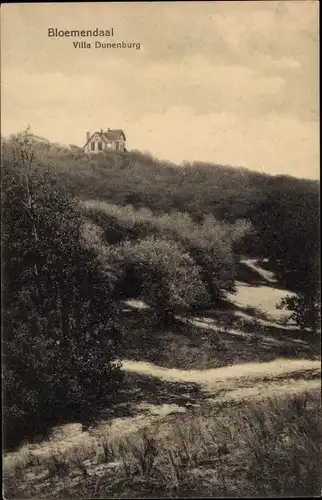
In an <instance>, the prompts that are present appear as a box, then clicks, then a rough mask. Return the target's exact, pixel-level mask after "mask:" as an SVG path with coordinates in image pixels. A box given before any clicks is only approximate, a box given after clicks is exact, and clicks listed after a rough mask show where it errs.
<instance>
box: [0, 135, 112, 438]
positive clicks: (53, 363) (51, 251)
mask: <svg viewBox="0 0 322 500" xmlns="http://www.w3.org/2000/svg"><path fill="white" fill-rule="evenodd" d="M2 214H3V218H2V223H3V228H2V245H3V253H2V263H3V269H2V270H3V313H4V318H3V332H4V336H3V343H4V350H3V351H4V364H5V370H4V392H3V395H4V402H5V405H4V410H5V414H4V419H5V424H6V427H5V430H6V434H7V436H6V437H7V439H8V440H10V439H11V438H12V437H13V436H14V437H15V436H16V435H17V433H18V432H21V433H23V432H24V427H26V426H27V425H30V426H31V427H33V428H35V427H37V424H38V423H39V422H40V421H42V423H44V422H46V421H49V420H53V421H54V420H57V419H64V418H66V417H67V416H68V417H71V416H77V417H78V418H79V419H88V418H90V417H91V414H92V412H93V411H94V409H95V411H97V409H99V407H100V405H103V404H104V405H106V404H108V402H109V401H110V400H111V399H112V398H113V395H114V393H115V391H116V389H117V387H118V385H119V382H120V371H119V366H118V364H117V362H116V361H115V360H116V356H117V345H118V337H119V334H118V329H117V327H116V324H115V318H114V315H115V313H114V305H113V302H112V299H111V295H112V287H111V281H110V279H109V278H108V276H107V275H106V273H104V271H103V270H101V267H100V263H99V262H98V260H97V258H96V256H95V253H94V252H93V250H91V249H89V248H88V247H87V248H86V245H85V244H84V243H83V238H82V218H81V214H80V213H79V210H78V208H77V206H76V205H75V203H74V202H73V201H72V200H70V199H69V198H68V197H67V196H66V194H64V193H63V192H62V190H61V189H60V187H59V186H58V184H57V182H56V180H55V178H54V176H53V175H52V174H51V173H50V172H48V171H46V169H44V168H43V167H42V166H39V165H37V161H36V158H35V157H34V155H33V146H32V144H30V143H29V142H28V139H26V138H25V136H24V135H22V136H19V137H16V138H14V139H12V141H11V142H10V143H9V144H4V148H3V151H2Z"/></svg>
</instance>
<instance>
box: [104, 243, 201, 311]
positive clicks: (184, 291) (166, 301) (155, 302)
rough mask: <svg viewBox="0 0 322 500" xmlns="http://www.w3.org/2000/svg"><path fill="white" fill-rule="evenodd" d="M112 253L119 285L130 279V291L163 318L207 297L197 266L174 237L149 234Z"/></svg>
mask: <svg viewBox="0 0 322 500" xmlns="http://www.w3.org/2000/svg"><path fill="white" fill-rule="evenodd" d="M111 255H112V256H113V257H112V258H113V259H114V261H115V262H116V263H117V265H118V266H119V268H120V269H121V271H122V281H121V283H120V287H121V288H125V283H129V282H130V281H131V283H132V291H133V293H134V294H135V295H136V296H137V297H139V298H140V299H142V300H145V301H146V302H147V303H148V304H149V305H151V306H153V307H154V308H155V310H156V315H157V317H160V318H161V319H162V320H164V319H166V318H170V317H171V316H172V315H173V314H174V313H175V312H177V311H180V310H183V309H189V308H190V307H191V306H193V305H194V304H196V303H198V302H200V301H202V300H205V299H206V291H205V288H204V285H203V283H202V281H201V278H200V270H199V268H198V266H196V264H195V263H194V261H193V259H192V258H191V257H190V256H189V254H188V253H187V252H185V251H184V249H183V248H182V247H181V246H180V245H179V244H178V243H176V242H174V241H168V240H163V239H160V238H158V237H156V236H151V237H148V238H145V239H143V240H140V241H138V242H135V243H132V242H126V243H124V244H123V245H120V246H117V247H114V248H112V250H111Z"/></svg>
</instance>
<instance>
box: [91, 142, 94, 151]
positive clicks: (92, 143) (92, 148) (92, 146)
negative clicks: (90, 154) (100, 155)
mask: <svg viewBox="0 0 322 500" xmlns="http://www.w3.org/2000/svg"><path fill="white" fill-rule="evenodd" d="M91 150H92V151H94V150H95V142H91Z"/></svg>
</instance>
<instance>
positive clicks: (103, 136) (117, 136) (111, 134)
mask: <svg viewBox="0 0 322 500" xmlns="http://www.w3.org/2000/svg"><path fill="white" fill-rule="evenodd" d="M118 140H123V141H126V137H125V134H124V132H123V130H116V129H115V130H111V129H110V130H108V131H107V132H103V133H102V132H94V134H93V135H91V137H90V138H89V139H88V141H87V142H86V144H85V146H84V148H86V146H87V145H88V144H90V143H91V142H97V141H104V142H105V143H108V142H113V141H118Z"/></svg>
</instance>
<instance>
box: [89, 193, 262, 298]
mask: <svg viewBox="0 0 322 500" xmlns="http://www.w3.org/2000/svg"><path fill="white" fill-rule="evenodd" d="M82 207H83V210H84V214H85V215H86V217H88V218H89V219H90V220H92V221H93V222H94V223H95V224H96V225H98V226H99V227H100V228H101V229H102V230H103V233H104V236H105V239H106V241H107V243H108V244H115V243H121V242H124V241H137V240H142V239H144V238H149V237H152V235H154V236H155V237H157V238H159V239H162V240H167V241H175V242H177V244H178V245H179V246H180V247H182V248H183V249H184V251H185V252H186V253H187V254H189V255H190V257H191V258H192V259H193V261H194V262H195V265H196V266H197V267H198V269H199V272H200V275H201V278H202V280H203V283H204V285H205V286H206V287H207V292H208V295H209V297H210V298H211V300H212V301H214V302H215V301H216V300H218V299H220V298H222V297H223V296H224V295H225V292H227V291H233V286H234V279H235V273H236V270H235V250H236V249H237V247H238V245H239V244H240V242H241V241H242V240H243V238H244V237H245V235H247V234H249V233H250V232H251V230H252V228H251V225H250V223H249V222H248V221H244V220H241V221H237V222H236V223H234V224H227V223H222V222H219V221H218V220H216V219H215V218H214V217H213V216H210V215H207V216H205V217H204V218H203V219H202V220H201V221H200V222H199V223H198V224H197V223H195V222H194V221H193V220H192V218H191V217H190V215H189V214H187V213H170V214H159V215H155V214H153V213H152V212H151V211H150V210H147V209H140V210H135V209H134V208H133V207H132V206H131V205H127V206H125V207H119V206H116V205H113V204H110V203H104V202H99V201H93V200H91V201H86V202H83V203H82Z"/></svg>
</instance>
